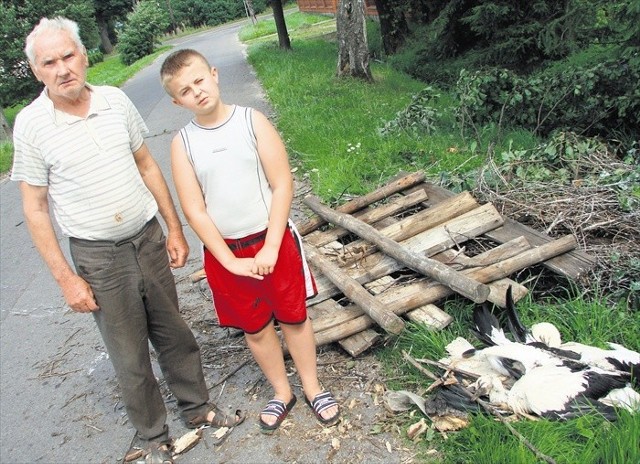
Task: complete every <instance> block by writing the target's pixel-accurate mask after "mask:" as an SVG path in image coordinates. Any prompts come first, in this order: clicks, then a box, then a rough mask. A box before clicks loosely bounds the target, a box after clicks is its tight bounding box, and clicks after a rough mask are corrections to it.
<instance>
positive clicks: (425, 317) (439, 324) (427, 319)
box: [407, 304, 453, 330]
mask: <svg viewBox="0 0 640 464" xmlns="http://www.w3.org/2000/svg"><path fill="white" fill-rule="evenodd" d="M407 318H409V320H410V321H413V322H415V323H418V324H424V325H426V326H427V327H429V328H431V329H434V330H441V329H444V328H445V327H446V326H448V325H449V324H451V322H453V317H451V316H450V315H449V314H447V313H446V312H444V311H443V310H441V309H440V308H438V307H437V306H436V305H434V304H428V305H424V306H420V307H418V308H416V309H412V310H411V311H409V312H407Z"/></svg>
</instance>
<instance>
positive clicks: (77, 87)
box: [31, 31, 89, 103]
mask: <svg viewBox="0 0 640 464" xmlns="http://www.w3.org/2000/svg"><path fill="white" fill-rule="evenodd" d="M34 50H35V63H31V69H32V71H33V73H34V74H35V76H36V78H37V79H38V80H39V81H41V82H42V83H43V84H44V85H45V86H46V87H47V89H48V92H49V98H51V100H53V101H54V103H55V102H56V101H61V100H67V101H75V100H76V99H78V97H79V96H80V94H81V92H82V90H83V89H84V86H85V82H86V76H87V68H88V67H89V60H88V58H87V55H86V52H85V50H84V49H81V48H79V47H78V44H76V43H75V42H74V41H73V39H72V38H71V36H70V35H69V33H68V32H66V31H45V32H43V33H42V34H41V35H40V36H38V38H37V39H36V41H35V43H34Z"/></svg>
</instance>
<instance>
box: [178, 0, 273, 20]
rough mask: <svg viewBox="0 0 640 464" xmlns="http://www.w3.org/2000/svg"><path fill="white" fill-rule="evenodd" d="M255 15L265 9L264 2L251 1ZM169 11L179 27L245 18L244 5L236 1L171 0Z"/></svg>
mask: <svg viewBox="0 0 640 464" xmlns="http://www.w3.org/2000/svg"><path fill="white" fill-rule="evenodd" d="M252 3H253V9H254V12H255V13H256V14H258V13H261V12H263V11H264V10H265V9H266V7H267V2H266V1H265V0H253V2H252ZM171 9H172V11H173V15H174V18H175V21H176V23H178V26H180V27H202V26H215V25H217V24H223V23H226V22H229V21H233V20H234V19H238V18H242V17H244V16H245V14H246V11H245V8H244V3H243V2H241V1H237V0H210V1H207V2H203V1H201V0H171Z"/></svg>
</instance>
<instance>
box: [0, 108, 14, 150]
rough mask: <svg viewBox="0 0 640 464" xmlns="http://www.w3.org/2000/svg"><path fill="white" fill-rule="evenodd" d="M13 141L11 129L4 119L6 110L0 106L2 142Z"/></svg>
mask: <svg viewBox="0 0 640 464" xmlns="http://www.w3.org/2000/svg"><path fill="white" fill-rule="evenodd" d="M12 139H13V133H12V131H11V127H10V126H9V123H8V122H7V118H5V117H4V108H3V107H1V106H0V142H10V141H11V140H12Z"/></svg>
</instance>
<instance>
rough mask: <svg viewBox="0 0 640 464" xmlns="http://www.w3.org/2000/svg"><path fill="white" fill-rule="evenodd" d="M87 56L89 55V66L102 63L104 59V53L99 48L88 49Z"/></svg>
mask: <svg viewBox="0 0 640 464" xmlns="http://www.w3.org/2000/svg"><path fill="white" fill-rule="evenodd" d="M87 56H88V57H89V66H93V65H94V64H96V63H101V62H102V61H103V60H104V54H103V53H102V51H101V50H100V49H99V48H94V49H91V50H87Z"/></svg>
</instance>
